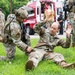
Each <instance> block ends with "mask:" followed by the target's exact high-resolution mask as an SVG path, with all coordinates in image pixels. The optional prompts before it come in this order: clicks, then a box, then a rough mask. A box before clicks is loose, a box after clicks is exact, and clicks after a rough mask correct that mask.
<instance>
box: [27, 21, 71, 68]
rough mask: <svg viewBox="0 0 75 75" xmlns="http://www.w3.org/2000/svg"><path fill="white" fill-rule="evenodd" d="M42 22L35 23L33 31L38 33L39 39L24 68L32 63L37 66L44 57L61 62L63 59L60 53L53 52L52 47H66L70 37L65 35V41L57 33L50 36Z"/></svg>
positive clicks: (68, 44)
mask: <svg viewBox="0 0 75 75" xmlns="http://www.w3.org/2000/svg"><path fill="white" fill-rule="evenodd" d="M43 24H44V22H42V23H39V24H37V25H36V27H35V28H34V29H35V32H37V33H38V34H39V35H40V40H39V42H38V44H37V45H36V46H35V47H34V51H33V52H31V53H30V54H29V59H28V61H33V64H32V62H31V63H30V62H27V64H26V68H28V66H29V64H31V65H34V67H37V65H38V63H39V62H40V61H41V60H42V59H43V58H44V59H50V60H53V61H54V62H56V63H58V64H59V65H60V64H61V62H62V61H65V59H64V57H63V55H62V54H60V53H55V52H54V48H55V47H56V46H62V47H63V48H68V47H69V46H70V41H71V39H70V38H68V37H67V39H66V41H63V40H62V39H59V38H58V37H57V35H55V36H52V35H51V34H50V32H47V31H46V29H45V28H43V27H42V26H43Z"/></svg>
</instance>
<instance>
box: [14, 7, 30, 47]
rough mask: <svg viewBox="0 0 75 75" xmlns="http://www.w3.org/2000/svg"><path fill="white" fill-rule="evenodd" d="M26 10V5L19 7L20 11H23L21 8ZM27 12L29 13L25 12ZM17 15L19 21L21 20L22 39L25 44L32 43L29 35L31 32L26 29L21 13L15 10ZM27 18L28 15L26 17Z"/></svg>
mask: <svg viewBox="0 0 75 75" xmlns="http://www.w3.org/2000/svg"><path fill="white" fill-rule="evenodd" d="M21 9H22V10H23V11H24V10H25V9H24V7H21V8H19V9H18V11H19V12H20V13H21V11H20V10H21ZM25 14H27V13H25ZM15 15H16V18H17V21H19V24H20V27H21V30H22V31H21V32H22V33H21V40H22V41H23V42H24V43H25V44H27V45H29V46H30V45H31V42H30V36H29V34H28V33H27V31H26V27H25V26H24V23H23V22H24V21H21V20H20V18H19V14H18V13H17V11H15ZM26 18H27V17H26Z"/></svg>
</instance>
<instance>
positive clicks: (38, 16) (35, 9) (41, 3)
mask: <svg viewBox="0 0 75 75" xmlns="http://www.w3.org/2000/svg"><path fill="white" fill-rule="evenodd" d="M46 3H50V5H51V8H52V10H53V11H54V21H56V19H57V18H56V13H55V12H57V10H56V3H55V2H54V1H53V0H36V1H31V2H29V3H28V4H27V5H26V6H24V8H25V9H26V10H27V11H28V18H27V19H26V20H24V25H25V27H27V28H26V29H27V33H29V34H30V35H33V34H34V33H35V32H34V28H33V27H34V25H36V23H38V22H40V21H42V20H44V9H45V8H44V7H45V4H46Z"/></svg>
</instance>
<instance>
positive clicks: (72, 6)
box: [66, 0, 75, 47]
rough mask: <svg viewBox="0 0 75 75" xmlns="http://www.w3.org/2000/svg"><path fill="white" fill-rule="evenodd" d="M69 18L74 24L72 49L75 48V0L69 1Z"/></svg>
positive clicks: (67, 2)
mask: <svg viewBox="0 0 75 75" xmlns="http://www.w3.org/2000/svg"><path fill="white" fill-rule="evenodd" d="M66 4H67V6H68V12H69V14H68V17H69V20H70V22H71V24H72V47H75V0H67V1H66Z"/></svg>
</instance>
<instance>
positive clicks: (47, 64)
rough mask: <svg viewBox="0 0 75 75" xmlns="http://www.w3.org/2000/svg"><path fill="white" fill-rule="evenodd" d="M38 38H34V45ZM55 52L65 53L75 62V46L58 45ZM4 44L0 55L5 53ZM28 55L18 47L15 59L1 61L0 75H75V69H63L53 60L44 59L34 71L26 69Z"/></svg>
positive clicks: (69, 59)
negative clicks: (62, 46)
mask: <svg viewBox="0 0 75 75" xmlns="http://www.w3.org/2000/svg"><path fill="white" fill-rule="evenodd" d="M37 41H38V39H32V40H31V44H32V47H34V46H35V45H36V44H37ZM55 52H59V53H61V54H63V55H64V57H65V60H66V61H67V62H68V63H69V62H70V63H71V62H75V48H68V49H64V48H61V47H56V48H55ZM5 54H6V53H5V50H4V46H3V45H2V43H0V55H5ZM27 59H28V57H27V56H26V55H25V53H24V52H22V51H21V50H19V49H18V48H16V55H15V59H14V60H12V61H11V64H10V61H0V75H75V69H63V68H61V67H60V66H58V65H56V64H55V63H54V62H53V61H51V60H43V61H41V62H40V63H39V65H38V67H36V68H35V69H34V70H32V71H26V70H25V64H26V61H27Z"/></svg>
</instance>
